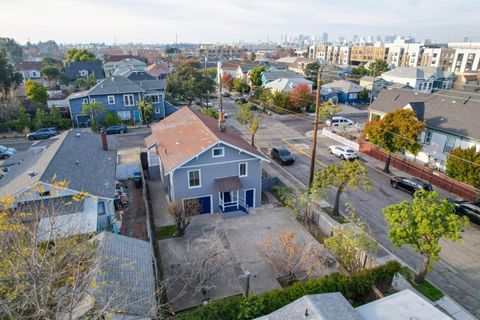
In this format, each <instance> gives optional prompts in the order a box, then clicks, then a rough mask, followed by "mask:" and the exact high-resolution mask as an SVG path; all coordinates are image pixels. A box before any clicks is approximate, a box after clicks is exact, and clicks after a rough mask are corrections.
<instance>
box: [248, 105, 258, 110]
mask: <svg viewBox="0 0 480 320" xmlns="http://www.w3.org/2000/svg"><path fill="white" fill-rule="evenodd" d="M257 110H258V106H257V105H256V104H252V105H251V106H250V111H257Z"/></svg>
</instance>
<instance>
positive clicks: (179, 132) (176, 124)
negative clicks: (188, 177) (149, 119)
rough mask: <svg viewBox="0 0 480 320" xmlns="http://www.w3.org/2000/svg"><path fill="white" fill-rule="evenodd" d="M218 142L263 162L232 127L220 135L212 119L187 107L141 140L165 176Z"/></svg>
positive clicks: (215, 121)
mask: <svg viewBox="0 0 480 320" xmlns="http://www.w3.org/2000/svg"><path fill="white" fill-rule="evenodd" d="M222 142H223V143H226V144H229V145H232V146H233V147H235V148H238V149H241V150H243V151H244V152H247V153H250V154H252V155H253V156H255V157H258V158H260V159H262V160H263V159H264V160H267V159H265V158H264V157H263V155H262V154H261V153H260V152H259V151H258V150H257V149H255V148H254V147H252V146H251V145H250V144H249V143H247V142H246V141H245V140H243V139H242V138H241V137H240V134H239V133H238V132H236V131H235V130H234V129H233V128H231V127H228V128H227V130H226V132H220V130H219V129H218V124H217V120H216V119H214V118H212V117H209V116H207V115H204V114H203V113H200V112H198V111H193V110H192V109H190V108H188V107H183V108H181V109H179V110H178V111H177V112H175V113H173V114H172V115H170V116H168V117H167V118H165V119H163V120H162V121H160V122H158V123H156V124H154V125H153V126H152V134H151V135H150V136H148V137H147V138H145V143H146V145H147V146H151V145H153V144H156V145H157V149H158V155H159V157H160V159H161V161H162V164H163V169H164V171H163V172H164V173H165V174H167V173H169V172H171V171H172V170H174V169H176V168H178V167H179V166H181V165H183V164H184V163H186V162H188V161H189V160H190V159H192V158H193V157H195V156H197V155H199V154H201V153H202V152H204V151H205V150H207V149H209V148H210V147H212V146H213V145H215V144H217V143H222ZM267 161H268V160H267Z"/></svg>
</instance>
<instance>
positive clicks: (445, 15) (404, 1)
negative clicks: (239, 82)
mask: <svg viewBox="0 0 480 320" xmlns="http://www.w3.org/2000/svg"><path fill="white" fill-rule="evenodd" d="M0 7H1V10H0V36H9V37H14V38H15V39H17V40H19V41H21V42H25V41H27V39H30V40H31V41H39V40H47V39H54V40H57V41H59V42H67V43H73V42H107V43H111V42H112V41H113V39H114V38H116V39H117V41H118V42H144V43H161V42H170V43H171V42H173V41H174V40H175V34H177V35H178V37H179V41H184V42H196V43H201V42H203V43H205V42H233V41H239V40H245V41H256V40H259V39H262V40H266V39H267V37H270V39H279V38H280V35H281V34H298V33H303V34H311V35H319V34H322V33H323V32H328V33H330V34H332V35H337V36H338V35H341V34H342V35H344V36H347V37H348V36H351V35H353V34H359V35H362V34H364V35H368V34H372V35H377V34H380V35H385V34H389V33H397V34H405V35H408V34H411V35H412V36H416V37H418V38H423V37H429V38H433V39H435V40H443V41H445V40H447V39H453V38H455V39H456V40H459V39H461V38H463V36H470V37H471V38H472V39H476V40H479V41H480V19H478V12H480V1H478V0H458V1H451V0H449V1H447V0H416V1H414V0H401V1H398V0H383V1H374V0H362V1H358V0H344V1H342V2H338V1H326V0H296V1H287V0H261V1H245V0H200V1H198V0H197V1H193V0H102V1H99V0H42V1H38V0H16V1H11V0H0Z"/></svg>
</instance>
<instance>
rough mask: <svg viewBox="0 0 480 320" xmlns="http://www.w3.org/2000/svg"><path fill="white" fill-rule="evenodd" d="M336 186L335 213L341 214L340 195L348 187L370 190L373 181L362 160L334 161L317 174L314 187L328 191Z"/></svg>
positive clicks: (319, 190) (317, 189) (318, 190)
mask: <svg viewBox="0 0 480 320" xmlns="http://www.w3.org/2000/svg"><path fill="white" fill-rule="evenodd" d="M331 187H333V188H336V189H337V191H336V195H335V204H334V206H333V214H335V215H339V207H340V196H341V195H342V193H343V192H344V191H345V189H346V188H347V187H349V188H350V189H352V190H356V189H360V190H362V191H368V190H370V188H371V181H370V179H369V178H368V172H367V170H366V169H365V167H364V166H362V164H361V163H360V161H358V160H355V161H342V162H340V163H339V164H337V163H334V164H331V165H329V166H327V167H326V168H325V169H323V170H322V169H320V170H318V171H317V173H316V174H315V178H314V181H313V186H312V189H313V190H314V191H317V192H322V193H323V192H326V191H327V190H328V189H329V188H331Z"/></svg>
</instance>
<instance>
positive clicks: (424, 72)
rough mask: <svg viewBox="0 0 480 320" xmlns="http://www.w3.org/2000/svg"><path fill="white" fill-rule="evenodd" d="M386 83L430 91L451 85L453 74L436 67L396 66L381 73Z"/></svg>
mask: <svg viewBox="0 0 480 320" xmlns="http://www.w3.org/2000/svg"><path fill="white" fill-rule="evenodd" d="M381 78H382V79H383V80H385V82H387V83H390V84H391V83H397V84H403V85H408V86H411V87H413V89H414V90H415V91H417V92H422V93H432V92H433V91H436V90H445V89H450V88H451V87H452V84H453V82H454V81H455V75H454V74H453V73H452V72H450V71H443V70H442V69H441V68H437V67H423V66H419V67H397V68H395V69H392V70H389V71H387V72H384V73H382V75H381Z"/></svg>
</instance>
